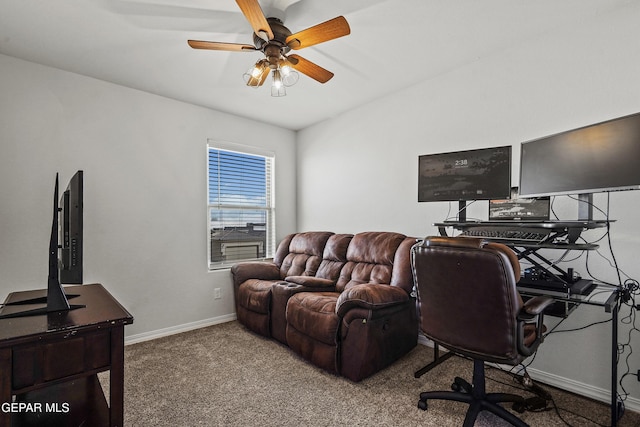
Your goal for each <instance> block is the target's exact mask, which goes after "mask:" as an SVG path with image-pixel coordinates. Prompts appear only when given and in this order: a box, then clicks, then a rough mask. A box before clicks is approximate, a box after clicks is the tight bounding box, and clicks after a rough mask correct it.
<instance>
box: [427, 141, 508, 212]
mask: <svg viewBox="0 0 640 427" xmlns="http://www.w3.org/2000/svg"><path fill="white" fill-rule="evenodd" d="M510 195H511V146H504V147H492V148H481V149H477V150H466V151H455V152H449V153H438V154H426V155H423V156H419V158H418V202H441V201H469V200H490V199H508V198H509V197H510Z"/></svg>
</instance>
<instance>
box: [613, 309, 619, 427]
mask: <svg viewBox="0 0 640 427" xmlns="http://www.w3.org/2000/svg"><path fill="white" fill-rule="evenodd" d="M611 321H612V325H611V425H612V426H614V427H615V426H617V425H618V415H619V414H618V304H615V305H614V306H613V308H612V310H611Z"/></svg>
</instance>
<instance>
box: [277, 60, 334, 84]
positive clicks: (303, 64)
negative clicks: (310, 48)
mask: <svg viewBox="0 0 640 427" xmlns="http://www.w3.org/2000/svg"><path fill="white" fill-rule="evenodd" d="M287 60H288V61H289V63H290V64H291V66H292V67H293V68H295V69H296V70H297V71H300V72H301V73H302V74H306V75H307V76H309V77H311V78H312V79H314V80H317V81H319V82H320V83H326V82H328V81H329V80H331V78H332V77H333V73H332V72H331V71H329V70H326V69H324V68H322V67H321V66H319V65H316V64H314V63H313V62H311V61H309V60H308V59H304V58H303V57H301V56H299V55H296V54H293V55H289V56H288V57H287Z"/></svg>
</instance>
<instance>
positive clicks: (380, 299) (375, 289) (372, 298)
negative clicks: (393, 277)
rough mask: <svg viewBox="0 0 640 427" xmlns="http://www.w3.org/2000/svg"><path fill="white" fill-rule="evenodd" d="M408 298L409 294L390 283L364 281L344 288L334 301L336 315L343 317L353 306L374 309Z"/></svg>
mask: <svg viewBox="0 0 640 427" xmlns="http://www.w3.org/2000/svg"><path fill="white" fill-rule="evenodd" d="M408 300H409V295H408V294H407V293H406V292H405V290H404V289H401V288H398V287H396V286H390V285H380V284H374V283H365V284H361V285H355V286H352V287H350V288H348V289H345V290H344V292H342V293H341V294H340V296H339V297H338V302H337V303H336V313H337V314H338V316H340V317H344V315H345V313H346V312H347V311H349V310H351V309H352V308H354V307H361V308H366V309H369V310H375V309H379V308H385V307H389V306H393V305H397V304H402V303H404V302H406V301H408Z"/></svg>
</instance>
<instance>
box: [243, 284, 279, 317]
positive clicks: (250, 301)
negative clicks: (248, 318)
mask: <svg viewBox="0 0 640 427" xmlns="http://www.w3.org/2000/svg"><path fill="white" fill-rule="evenodd" d="M280 282H282V281H281V280H259V279H249V280H247V281H245V282H244V283H243V284H241V285H240V288H239V289H238V301H237V304H238V305H239V306H241V307H244V308H246V309H247V310H249V311H252V312H254V313H269V311H270V308H271V288H272V287H273V285H274V284H276V283H280Z"/></svg>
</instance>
